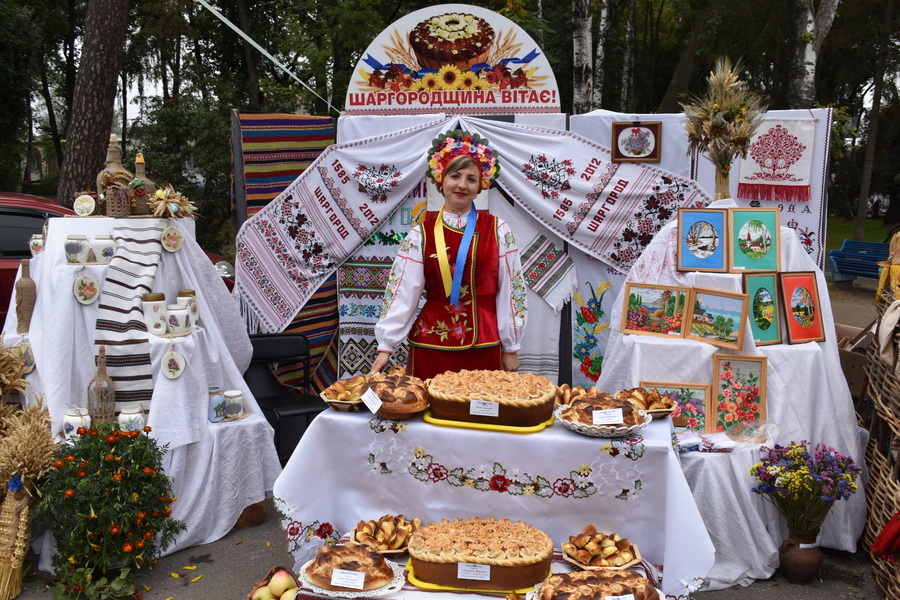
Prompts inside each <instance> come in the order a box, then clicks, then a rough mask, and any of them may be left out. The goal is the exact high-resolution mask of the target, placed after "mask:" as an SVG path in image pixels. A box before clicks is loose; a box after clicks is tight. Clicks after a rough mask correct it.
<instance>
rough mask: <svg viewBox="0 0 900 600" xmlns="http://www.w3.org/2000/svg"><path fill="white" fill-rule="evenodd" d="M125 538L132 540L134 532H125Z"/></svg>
mask: <svg viewBox="0 0 900 600" xmlns="http://www.w3.org/2000/svg"><path fill="white" fill-rule="evenodd" d="M125 537H127V538H133V537H134V532H133V531H131V530H130V529H129V530H128V531H126V532H125Z"/></svg>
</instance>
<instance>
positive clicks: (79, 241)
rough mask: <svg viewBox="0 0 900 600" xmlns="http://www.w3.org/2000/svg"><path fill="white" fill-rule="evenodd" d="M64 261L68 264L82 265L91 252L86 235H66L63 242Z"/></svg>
mask: <svg viewBox="0 0 900 600" xmlns="http://www.w3.org/2000/svg"><path fill="white" fill-rule="evenodd" d="M63 250H64V251H65V253H66V262H67V263H69V264H70V265H83V264H84V263H86V262H87V259H88V256H89V255H90V253H91V242H90V241H89V240H88V238H87V236H86V235H78V234H74V233H73V234H71V235H68V236H66V241H65V243H64V244H63Z"/></svg>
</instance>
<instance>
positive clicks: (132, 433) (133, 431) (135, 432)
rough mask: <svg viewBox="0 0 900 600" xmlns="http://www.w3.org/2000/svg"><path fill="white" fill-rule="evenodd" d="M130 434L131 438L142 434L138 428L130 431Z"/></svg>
mask: <svg viewBox="0 0 900 600" xmlns="http://www.w3.org/2000/svg"><path fill="white" fill-rule="evenodd" d="M128 435H129V436H131V439H135V438H137V436H139V435H141V432H140V431H138V430H137V429H133V430H132V431H130V432H129V433H128Z"/></svg>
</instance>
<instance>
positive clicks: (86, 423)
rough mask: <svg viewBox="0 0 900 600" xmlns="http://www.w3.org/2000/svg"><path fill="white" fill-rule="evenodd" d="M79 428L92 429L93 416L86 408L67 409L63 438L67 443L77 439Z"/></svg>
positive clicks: (74, 407)
mask: <svg viewBox="0 0 900 600" xmlns="http://www.w3.org/2000/svg"><path fill="white" fill-rule="evenodd" d="M79 427H84V428H85V429H90V427H91V416H90V415H89V414H88V409H86V408H82V407H80V406H70V407H69V408H67V409H66V414H65V416H64V417H63V437H64V438H65V440H66V441H67V442H71V441H72V440H73V439H74V438H75V436H76V435H77V431H78V428H79Z"/></svg>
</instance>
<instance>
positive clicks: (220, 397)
mask: <svg viewBox="0 0 900 600" xmlns="http://www.w3.org/2000/svg"><path fill="white" fill-rule="evenodd" d="M225 403H226V400H225V394H223V393H222V388H220V387H218V386H210V388H209V409H208V411H207V415H206V416H207V419H209V422H210V423H221V422H222V420H223V419H224V418H225V407H226V405H225Z"/></svg>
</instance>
